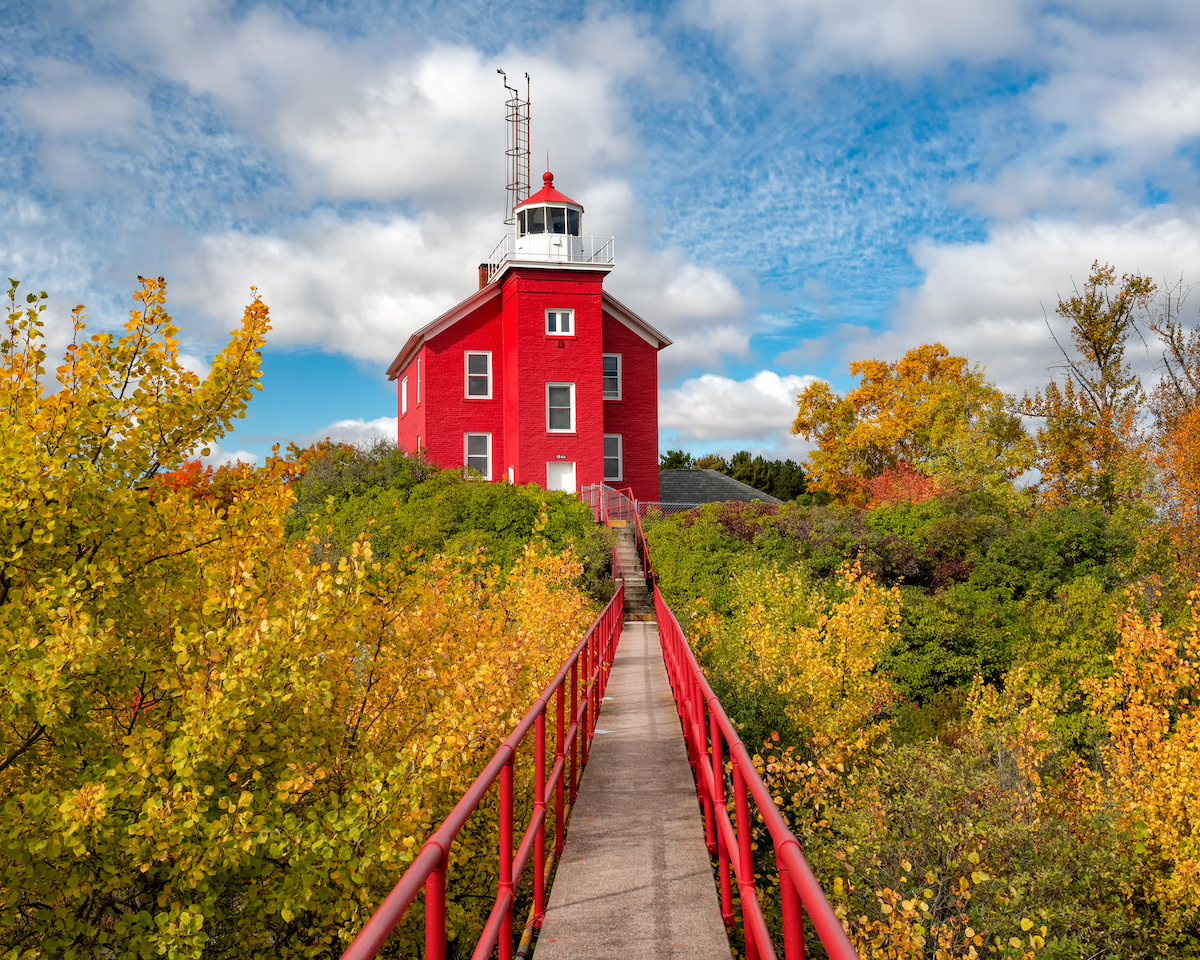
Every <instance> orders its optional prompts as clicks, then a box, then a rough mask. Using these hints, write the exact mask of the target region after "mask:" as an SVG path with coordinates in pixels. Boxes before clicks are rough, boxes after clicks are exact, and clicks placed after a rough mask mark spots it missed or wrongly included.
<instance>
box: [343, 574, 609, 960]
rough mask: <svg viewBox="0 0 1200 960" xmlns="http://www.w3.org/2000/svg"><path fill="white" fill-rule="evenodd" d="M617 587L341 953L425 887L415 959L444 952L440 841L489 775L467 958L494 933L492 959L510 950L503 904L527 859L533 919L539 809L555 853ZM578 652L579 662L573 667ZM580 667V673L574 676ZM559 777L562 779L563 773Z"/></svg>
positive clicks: (586, 735) (382, 929)
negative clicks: (493, 851) (516, 770)
mask: <svg viewBox="0 0 1200 960" xmlns="http://www.w3.org/2000/svg"><path fill="white" fill-rule="evenodd" d="M624 606H625V590H624V587H618V588H617V591H616V593H615V594H614V595H613V598H612V600H610V601H609V603H608V606H606V607H605V608H604V611H603V612H602V613H601V614H600V616H598V617H597V618H596V620H595V622H594V623H593V624H592V625H591V627H590V628H589V629H588V632H587V633H586V634H585V635H584V638H583V639H582V640H581V641H580V642H579V645H578V646H577V647H576V648H575V649H574V650H573V651H572V652H571V655H570V656H569V657H568V658H567V660H566V662H565V663H564V664H563V665H562V667H561V669H560V670H559V671H558V673H557V674H555V676H554V679H553V680H551V681H550V683H549V685H547V687H546V689H545V690H544V691H542V694H541V696H539V697H538V698H537V699H536V700H535V701H534V703H533V706H532V707H530V708H529V712H528V713H526V714H525V718H524V719H523V720H522V721H521V722H520V723H519V724H517V727H516V729H515V730H513V732H512V733H511V734H509V736H508V739H506V740H505V741H504V742H503V743H502V744H501V745H500V747H499V749H498V750H497V751H496V753H495V755H494V756H493V757H492V759H491V761H490V762H489V763H488V765H487V766H486V767H484V768H483V772H482V773H480V774H479V776H478V777H476V778H475V782H474V783H472V784H471V786H470V788H469V789H468V790H467V792H466V793H464V794H463V796H462V799H460V800H459V801H458V803H456V804H455V805H454V809H453V810H451V811H450V814H449V815H448V816H447V817H446V819H445V820H443V821H442V823H441V824H440V825H439V826H438V828H437V829H436V830H435V831H434V832H433V834H432V835H431V836H430V837H429V839H428V840H426V841H425V843H424V844H423V845H422V847H421V852H420V853H419V854H418V855H417V857H416V859H414V860H413V862H412V863H411V864H409V866H408V869H407V870H405V871H404V875H403V876H402V877H401V878H400V881H399V882H398V883H397V884H396V886H395V887H393V888H392V892H391V893H389V894H388V895H387V897H386V899H385V900H384V901H383V903H381V904H380V905H379V907H378V909H376V911H375V913H374V914H372V916H371V918H370V919H369V920H368V921H367V922H366V924H365V925H364V926H363V928H362V929H361V930H360V931H359V932H358V936H357V937H355V938H354V942H353V943H351V944H350V947H349V949H348V950H346V952H345V953H343V954H342V960H371V958H373V957H375V955H376V954H377V953H378V952H379V950H380V949H381V948H382V947H383V945H384V943H385V942H386V941H387V939H388V937H389V936H391V934H392V931H393V930H395V929H396V925H397V924H399V923H400V921H401V920H402V919H403V918H404V915H405V913H406V912H407V911H408V908H409V905H410V904H411V903H412V902H413V900H414V899H415V898H416V896H417V894H418V893H419V892H420V890H421V888H422V887H424V888H425V958H426V960H445V956H446V867H447V864H448V862H449V857H450V847H451V845H452V844H453V843H454V841H455V839H456V838H457V837H458V834H459V832H460V831H461V830H462V828H463V826H464V825H465V824H466V822H467V820H468V819H469V818H470V816H471V814H472V813H474V812H475V808H476V807H478V806H479V803H480V801H481V800H483V798H484V797H485V796H486V795H487V793H488V791H489V790H490V789H491V787H492V784H493V783H495V782H496V781H497V780H499V782H500V783H499V793H500V796H499V808H500V830H499V832H500V836H499V855H498V871H497V884H496V900H495V902H494V904H493V906H492V910H491V913H490V914H489V915H488V920H487V923H486V924H485V925H484V928H483V934H482V936H481V938H480V940H479V943H478V944H477V945H476V947H475V951H474V953H473V955H472V956H473V958H474V960H483V958H486V957H489V956H490V955H491V952H492V947H493V946H495V945H496V942H497V940H499V957H500V960H511V958H512V952H513V950H512V919H513V918H512V908H513V902H514V900H515V897H516V889H517V886H518V885H519V884H520V881H521V875H522V873H523V872H524V870H525V866H526V864H527V863H528V861H529V859H530V855H531V854H532V857H533V871H534V875H533V898H534V917H535V918H536V923H538V924H540V923H541V917H542V915H543V914H544V913H545V910H546V853H545V843H546V812H547V809H548V808H549V807H550V806H551V804H553V809H554V854H553V855H554V857H556V858H557V857H558V856H561V854H562V850H563V844H564V843H565V842H566V841H565V828H566V814H567V810H568V806H569V805H573V804H574V803H575V795H576V791H577V790H578V788H579V775H580V773H581V771H582V767H583V765H584V764H586V763H587V758H588V750H589V748H590V746H591V743H592V737H593V736H594V734H595V731H596V717H597V715H598V714H599V711H600V704H601V701H602V699H603V697H604V687H605V685H606V684H607V682H608V676H609V672H610V670H611V668H612V662H613V655H614V654H615V653H616V649H617V641H618V640H619V639H620V635H621V624H622V622H623V620H624V616H623V613H624ZM581 659H582V666H583V669H582V670H580V669H579V668H580V661H581ZM581 674H582V676H581ZM568 687H569V689H570V701H571V704H570V717H571V724H570V726H569V727H567V728H565V729H564V713H565V710H566V703H565V701H566V697H567V690H568ZM551 700H553V701H554V703H555V721H556V738H555V748H554V765H553V766H552V767H551V769H550V777H549V779H547V778H546V712H547V710H548V709H549V705H550V702H551ZM531 729H532V730H533V731H534V765H535V770H534V805H533V812H532V814H531V816H530V819H529V824H528V826H526V828H525V833H524V834H523V836H522V838H521V843H520V845H519V846H518V848H517V850H516V853H515V854H514V853H513V763H514V758H515V757H516V754H517V749H518V748H519V747H520V745H521V743H522V741H523V740H524V739H525V737H526V735H527V734H528V733H529V731H530V730H531ZM581 729H582V731H583V737H582V738H580V737H579V732H580V730H581ZM564 776H565V777H566V780H565V781H564Z"/></svg>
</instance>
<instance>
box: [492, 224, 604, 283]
mask: <svg viewBox="0 0 1200 960" xmlns="http://www.w3.org/2000/svg"><path fill="white" fill-rule="evenodd" d="M615 259H616V242H615V240H614V239H613V238H612V237H572V236H567V235H565V234H561V233H537V234H527V235H526V236H524V237H518V236H517V235H516V234H513V233H510V234H507V235H506V236H504V237H503V238H502V239H501V241H500V242H499V243H498V244H496V248H495V249H494V250H493V251H492V252H491V255H490V256H489V257H488V258H487V265H488V283H491V282H492V281H493V280H495V279H496V277H497V275H498V274H499V273H500V271H501V270H502V269H503V268H504V265H505V264H506V263H511V262H513V261H519V262H522V263H548V264H555V263H580V264H583V263H595V264H611V263H613V262H614V260H615Z"/></svg>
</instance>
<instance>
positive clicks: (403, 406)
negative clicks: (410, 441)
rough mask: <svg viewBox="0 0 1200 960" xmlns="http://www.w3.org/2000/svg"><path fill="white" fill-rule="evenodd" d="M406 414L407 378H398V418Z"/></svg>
mask: <svg viewBox="0 0 1200 960" xmlns="http://www.w3.org/2000/svg"><path fill="white" fill-rule="evenodd" d="M407 413H408V377H401V378H400V416H402V417H403V416H404V415H405V414H407Z"/></svg>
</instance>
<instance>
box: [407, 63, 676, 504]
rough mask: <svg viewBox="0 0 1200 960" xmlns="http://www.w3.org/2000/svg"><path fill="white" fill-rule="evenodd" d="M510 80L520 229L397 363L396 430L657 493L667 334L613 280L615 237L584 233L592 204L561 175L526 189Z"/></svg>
mask: <svg viewBox="0 0 1200 960" xmlns="http://www.w3.org/2000/svg"><path fill="white" fill-rule="evenodd" d="M505 86H506V88H507V89H508V90H509V92H510V94H511V96H510V99H509V101H508V104H507V106H508V116H509V122H510V136H509V141H510V149H509V156H510V158H513V167H514V169H513V173H512V176H511V178H510V185H509V186H510V197H513V194H514V192H515V193H516V196H515V198H514V199H515V200H516V202H515V204H514V205H513V206H512V207H511V208H510V209H509V211H508V213H509V216H508V217H507V218H506V222H508V223H510V224H511V225H512V226H513V228H514V229H513V231H512V232H511V233H509V234H507V235H506V236H505V237H504V238H503V239H502V240H501V242H500V243H499V244H497V246H496V248H495V249H494V250H493V251H492V254H491V255H490V256H489V257H488V260H487V261H486V262H485V263H483V264H480V268H479V289H478V290H477V291H476V292H475V293H473V294H472V295H471V296H469V297H467V298H466V299H465V300H463V301H462V302H461V303H459V304H458V305H457V306H455V307H454V308H452V309H451V310H448V311H447V312H446V313H444V314H442V315H441V316H440V317H437V318H436V319H434V320H433V321H431V322H430V323H428V324H426V325H425V326H424V327H422V328H421V329H420V330H418V331H417V332H416V333H414V334H413V335H412V336H411V337H409V339H408V341H407V343H405V345H404V347H403V349H401V351H400V352H399V354H397V356H396V359H395V360H393V361H392V363H391V365H390V366H389V367H388V376H389V378H390V379H392V380H394V381H396V382H397V413H398V418H399V425H398V441H399V443H400V446H401V447H403V448H404V449H407V450H410V451H416V450H418V449H421V450H424V451H425V454H426V456H427V457H428V458H429V459H430V460H432V461H433V462H435V463H437V464H440V465H441V466H445V467H461V468H463V469H464V470H466V471H467V472H468V473H469V474H470V475H472V476H478V477H480V478H481V479H483V480H508V481H509V482H512V483H530V482H533V483H538V484H541V485H542V486H544V487H545V488H546V489H548V490H563V491H567V492H570V493H575V492H576V491H578V490H579V488H580V487H581V486H586V485H588V484H592V483H598V482H601V481H603V482H605V483H608V484H610V485H613V486H618V487H631V488H632V491H633V495H634V497H636V498H637V499H639V500H646V501H655V500H657V499H658V351H659V350H661V349H662V348H663V347H665V346H668V345H669V344H670V342H671V341H670V340H668V339H667V338H666V337H665V336H663V335H662V334H661V333H659V332H658V331H657V330H656V329H654V327H652V326H651V325H650V324H649V323H647V322H646V321H645V320H643V319H642V318H641V317H639V316H638V315H637V314H635V313H634V312H633V311H632V310H630V309H629V308H628V307H626V306H624V305H623V304H621V303H620V302H619V301H617V300H616V299H615V298H614V297H612V296H611V295H610V294H609V293H608V292H607V291H605V290H604V278H605V277H606V276H607V274H608V273H609V271H611V270H612V269H613V266H614V262H615V256H614V241H613V239H612V238H611V237H608V238H603V237H602V238H597V237H589V236H585V235H583V213H584V210H583V206H582V205H581V204H579V203H577V202H575V201H574V200H572V199H571V198H570V197H568V196H566V195H565V194H563V193H560V192H559V191H558V190H557V189H556V188H555V186H554V176H553V174H551V173H549V172H547V173H546V174H545V176H544V177H543V178H542V180H543V185H542V189H541V190H539V191H538V192H537V193H535V194H533V196H529V197H523V196H521V194H522V193H525V192H528V187H527V186H526V185H527V184H528V183H529V178H528V173H527V170H526V171H524V176H522V172H523V171H521V170H520V169H519V163H520V162H521V159H522V156H523V158H524V162H525V163H526V165H527V163H528V142H527V140H526V142H525V143H524V144H521V143H520V137H521V133H522V131H523V132H524V134H525V136H526V137H527V136H528V129H529V126H528V117H529V114H528V108H529V102H528V98H526V99H525V100H523V101H522V100H521V99H520V97H519V94H517V92H516V91H515V90H513V88H511V87H508V85H507V79H506V82H505ZM522 123H523V124H524V126H523V128H522V126H521V124H522ZM514 142H516V143H517V145H518V147H517V149H515V150H514V148H513V146H512V145H513V143H514ZM514 184H515V185H516V189H515V191H514ZM522 188H523V189H522Z"/></svg>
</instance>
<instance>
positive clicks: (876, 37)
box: [684, 0, 1034, 75]
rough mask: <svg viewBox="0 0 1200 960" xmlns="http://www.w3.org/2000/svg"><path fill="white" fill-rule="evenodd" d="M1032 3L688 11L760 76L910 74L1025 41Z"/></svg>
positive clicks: (689, 7) (712, 6) (785, 1)
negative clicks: (872, 70) (776, 71)
mask: <svg viewBox="0 0 1200 960" xmlns="http://www.w3.org/2000/svg"><path fill="white" fill-rule="evenodd" d="M1032 7H1034V4H1033V3H1031V2H1020V0H1016V2H1014V0H1009V2H1003V3H997V2H995V0H896V2H891V3H886V4H882V3H879V2H877V0H758V2H756V3H749V4H747V3H739V2H737V0H692V2H689V3H686V4H685V6H684V10H685V14H686V16H687V17H688V18H689V19H690V20H692V21H693V22H695V23H698V24H700V25H702V26H704V27H707V28H708V29H710V30H712V31H713V32H714V33H716V34H717V35H719V36H720V37H721V38H722V39H725V40H727V41H728V43H729V44H730V46H731V47H732V48H733V50H734V51H735V52H736V53H737V55H738V56H739V57H740V59H741V60H742V61H743V63H745V64H747V65H748V66H750V67H751V69H757V70H760V71H762V72H763V73H764V74H765V73H767V72H768V71H769V70H771V69H772V68H774V67H776V66H779V65H783V66H784V69H785V70H786V71H787V72H792V73H798V74H804V75H809V74H813V73H817V72H834V73H842V72H847V71H850V70H854V69H856V68H861V67H884V68H887V69H894V70H899V71H903V72H915V71H916V70H917V69H918V68H924V67H928V66H929V65H930V64H931V61H932V62H935V63H943V62H947V61H952V60H972V61H980V60H990V59H993V58H996V57H1001V56H1006V55H1010V54H1013V53H1016V52H1019V51H1020V50H1021V49H1022V48H1023V47H1024V46H1025V45H1027V44H1028V43H1029V42H1030V39H1031V31H1030V28H1029V24H1028V22H1027V11H1028V10H1029V9H1030V8H1032Z"/></svg>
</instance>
